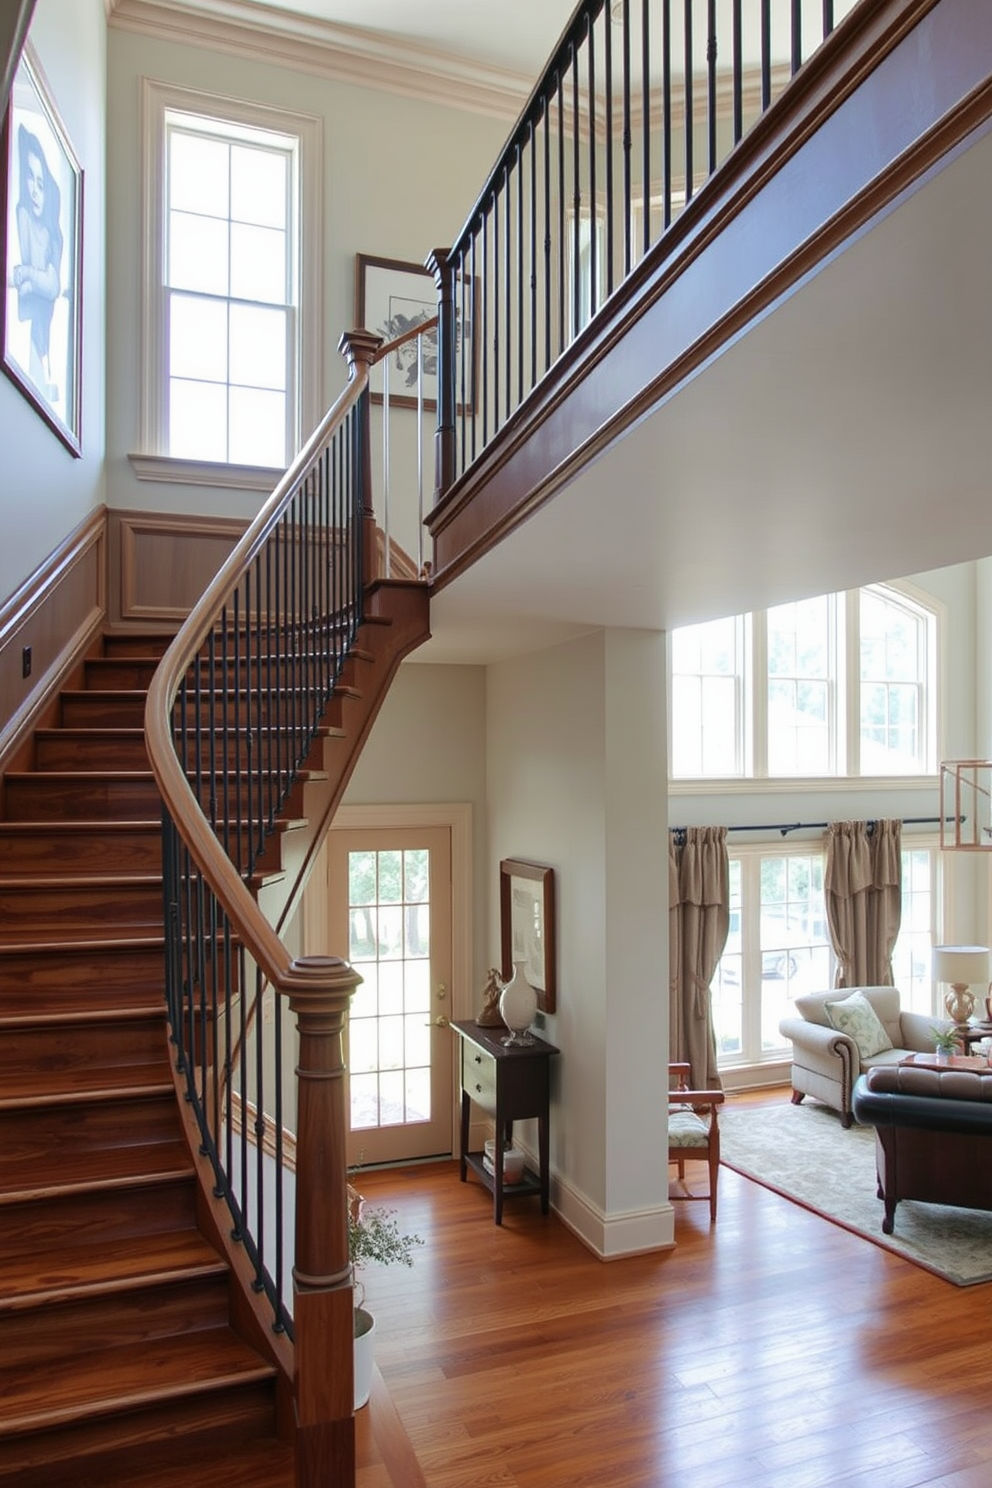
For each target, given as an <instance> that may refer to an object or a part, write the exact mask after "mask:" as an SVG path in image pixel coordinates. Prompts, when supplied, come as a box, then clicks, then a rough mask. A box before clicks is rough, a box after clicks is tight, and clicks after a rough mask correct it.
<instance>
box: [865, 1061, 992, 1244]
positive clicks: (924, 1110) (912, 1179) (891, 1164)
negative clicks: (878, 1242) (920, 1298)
mask: <svg viewBox="0 0 992 1488" xmlns="http://www.w3.org/2000/svg"><path fill="white" fill-rule="evenodd" d="M852 1106H853V1109H854V1115H855V1117H856V1118H857V1120H858V1121H861V1122H864V1124H865V1125H866V1126H873V1127H874V1128H875V1157H876V1162H877V1164H878V1196H879V1198H880V1199H883V1200H884V1202H885V1218H884V1219H883V1220H882V1229H883V1231H884V1232H885V1234H886V1235H891V1234H892V1229H893V1225H894V1223H895V1212H896V1205H897V1204H898V1202H899V1200H900V1199H919V1200H921V1201H922V1202H924V1203H927V1204H955V1205H958V1206H959V1207H960V1208H962V1209H992V1161H990V1158H992V1141H990V1139H992V1069H985V1070H966V1069H949V1070H938V1069H920V1068H916V1067H914V1066H912V1065H901V1066H900V1065H896V1066H891V1065H890V1066H882V1067H880V1068H876V1069H871V1070H869V1071H868V1073H867V1074H865V1075H861V1076H859V1078H858V1080H857V1081H856V1082H855V1086H854V1092H853V1096H852Z"/></svg>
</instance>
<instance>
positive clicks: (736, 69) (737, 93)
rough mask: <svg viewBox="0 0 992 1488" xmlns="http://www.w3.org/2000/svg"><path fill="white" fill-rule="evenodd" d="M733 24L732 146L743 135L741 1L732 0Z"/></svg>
mask: <svg viewBox="0 0 992 1488" xmlns="http://www.w3.org/2000/svg"><path fill="white" fill-rule="evenodd" d="M733 23H734V29H733V74H734V80H733V83H734V144H735V145H736V144H737V142H738V140H739V139H740V138H741V136H742V135H743V133H744V36H743V26H742V21H741V0H734V9H733Z"/></svg>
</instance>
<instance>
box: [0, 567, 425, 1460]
mask: <svg viewBox="0 0 992 1488" xmlns="http://www.w3.org/2000/svg"><path fill="white" fill-rule="evenodd" d="M407 587H408V588H409V589H410V591H411V592H412V591H413V589H414V588H417V589H419V590H420V594H419V597H418V598H416V599H415V601H414V603H413V605H412V607H411V606H409V605H408V606H407V611H406V618H407V623H405V624H404V623H402V621H401V623H399V624H398V625H397V626H396V629H395V634H393V635H390V634H389V626H390V621H389V619H388V618H387V617H383V616H382V615H381V614H380V615H377V616H374V617H373V618H371V619H370V621H369V625H368V626H367V627H363V629H365V630H374V632H375V635H374V636H373V639H372V640H371V642H370V643H369V645H368V647H367V648H366V647H365V646H364V645H363V644H362V641H363V637H362V633H361V632H360V636H359V647H358V654H359V656H360V658H361V661H362V662H363V663H364V671H363V676H362V686H355V685H349V686H345V687H343V688H342V689H341V691H340V693H339V695H338V696H337V697H335V698H333V699H332V701H331V705H330V706H329V708H328V717H327V725H326V727H325V728H323V729H322V730H321V731H320V733H319V737H318V740H317V742H316V745H315V749H317V750H319V751H320V757H319V759H317V760H315V761H314V763H315V764H317V765H319V766H320V768H318V769H315V770H314V771H313V772H312V774H313V777H314V779H315V782H316V796H315V799H314V801H313V805H315V806H316V807H317V817H318V820H317V822H316V823H312V822H310V821H309V820H308V818H307V816H306V815H305V813H304V812H302V811H297V810H296V809H295V808H296V806H298V805H300V804H301V802H300V800H298V799H297V798H296V797H295V796H294V802H293V805H294V809H293V810H292V811H291V812H290V813H289V814H288V817H287V820H286V821H285V822H283V823H281V824H280V825H281V826H282V828H283V829H284V830H281V831H280V830H277V831H276V832H275V833H274V834H273V836H272V842H273V843H281V844H283V848H284V847H285V844H286V843H287V842H288V841H289V840H290V839H297V840H298V843H299V844H302V847H301V846H300V845H295V844H294V846H293V848H292V850H291V851H289V852H287V853H285V854H284V855H285V856H286V857H287V858H288V859H290V860H295V862H293V861H291V862H290V865H289V869H288V871H287V872H286V873H280V872H279V871H278V870H277V865H276V864H275V862H274V860H273V858H272V854H271V853H270V852H267V859H268V861H267V862H266V865H265V868H266V872H265V874H260V875H259V881H260V882H261V881H262V880H263V879H264V880H265V881H266V882H271V881H273V880H279V879H280V878H285V879H287V880H292V881H293V882H294V883H295V882H298V881H299V880H300V878H301V875H302V873H303V872H305V864H306V862H307V861H309V860H310V858H311V856H312V851H313V842H314V840H315V835H316V831H317V830H319V832H320V833H321V834H322V833H323V831H326V827H327V825H328V823H329V820H330V815H331V814H332V812H333V808H334V805H335V804H336V802H337V801H338V800H339V799H340V795H341V792H342V791H343V789H344V785H345V782H346V780H347V778H348V775H349V774H350V771H351V768H352V766H353V764H354V761H355V759H356V758H357V755H358V753H359V751H360V748H361V744H362V743H363V742H364V739H365V737H366V735H367V732H368V729H369V728H370V727H371V723H372V720H373V719H374V716H375V713H376V711H377V710H378V707H379V705H380V703H381V701H382V698H383V697H384V695H385V692H386V690H387V688H388V685H389V681H390V680H391V678H392V675H393V673H394V672H395V668H396V666H397V665H398V662H399V659H400V657H401V656H402V655H403V654H405V652H406V651H407V650H409V649H410V646H411V644H416V643H417V640H420V639H423V638H424V637H425V635H426V633H427V632H426V615H427V598H426V590H425V589H424V587H423V586H407ZM400 608H401V609H402V608H403V601H401V604H400ZM414 637H416V639H414ZM164 649H165V641H164V640H163V638H158V639H151V638H142V637H136V636H135V637H132V636H128V637H111V636H107V637H106V638H105V639H104V641H103V644H102V650H101V654H99V655H95V656H92V657H90V658H88V659H87V660H86V661H85V663H84V665H83V669H82V676H81V678H80V679H79V685H74V686H71V687H69V688H67V689H65V690H64V691H63V692H62V693H61V695H60V700H59V719H58V724H57V726H56V727H46V728H41V729H38V730H37V731H36V733H35V735H34V738H33V743H32V750H31V753H32V756H33V757H32V758H31V760H30V767H29V768H25V769H20V770H17V771H14V772H10V773H8V774H7V775H6V776H5V778H4V782H3V802H2V820H0V1484H2V1483H8V1482H9V1483H16V1484H18V1485H19V1488H48V1485H56V1484H58V1485H63V1484H68V1483H72V1484H73V1485H74V1488H86V1485H90V1484H92V1485H94V1488H97V1485H99V1488H113V1485H116V1484H121V1485H123V1484H129V1485H146V1488H151V1485H160V1488H165V1485H168V1484H173V1483H175V1484H179V1483H183V1484H186V1485H189V1484H199V1483H203V1484H207V1483H209V1484H211V1485H214V1488H216V1485H234V1484H244V1485H246V1488H247V1485H251V1488H276V1485H279V1488H283V1485H290V1484H292V1483H293V1482H294V1447H293V1444H292V1436H293V1407H292V1387H293V1351H292V1347H291V1345H290V1344H289V1342H288V1340H287V1339H286V1338H285V1336H280V1335H277V1334H275V1333H271V1332H269V1333H268V1335H267V1336H266V1330H265V1329H263V1328H260V1327H259V1326H258V1324H257V1323H256V1322H255V1321H254V1320H253V1318H252V1317H251V1315H250V1311H249V1309H247V1308H246V1305H245V1303H244V1300H243V1295H242V1291H241V1288H240V1283H239V1279H238V1278H236V1277H234V1276H233V1274H232V1267H231V1265H230V1264H229V1260H228V1259H225V1256H224V1250H225V1237H224V1236H223V1234H222V1230H223V1225H224V1221H223V1220H222V1219H221V1220H218V1219H217V1218H216V1215H215V1213H214V1212H211V1209H210V1205H209V1201H208V1200H207V1199H205V1198H204V1197H203V1193H202V1187H201V1184H202V1178H201V1180H199V1181H198V1178H197V1172H196V1170H197V1165H198V1164H200V1165H201V1166H202V1164H203V1160H202V1156H200V1155H199V1154H198V1153H197V1152H196V1150H195V1148H196V1136H195V1128H194V1126H193V1124H192V1123H191V1121H190V1120H189V1117H188V1113H187V1112H186V1111H185V1110H184V1108H183V1100H182V1091H181V1089H180V1088H179V1086H178V1084H177V1081H176V1080H175V1078H174V1072H173V1068H172V1060H171V1059H170V1052H169V1051H170V1045H169V1042H168V1033H167V1026H166V1003H165V975H164V949H163V892H162V867H161V864H162V857H161V852H162V848H161V825H160V812H161V801H160V797H159V792H158V789H157V787H156V784H155V779H154V777H153V775H152V773H151V771H150V768H149V764H148V759H147V756H146V753H145V738H144V727H143V725H144V709H145V695H146V690H147V687H148V684H149V682H150V680H151V677H152V674H153V672H154V670H155V668H156V666H157V664H158V660H159V657H160V655H161V654H162V652H163V651H164ZM308 763H309V762H308ZM305 775H306V772H304V776H305ZM274 851H275V853H276V855H277V856H278V855H279V854H280V852H281V851H282V849H280V848H276V849H274ZM301 865H303V866H302V869H301ZM291 898H292V888H291V887H289V888H287V891H286V893H285V895H284V896H283V910H284V911H285V908H286V906H287V904H288V901H289V899H291ZM227 1243H228V1244H229V1241H228V1242H227Z"/></svg>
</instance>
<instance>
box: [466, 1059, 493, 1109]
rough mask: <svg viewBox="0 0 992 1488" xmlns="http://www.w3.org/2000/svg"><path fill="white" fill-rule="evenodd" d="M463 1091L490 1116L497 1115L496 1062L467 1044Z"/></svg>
mask: <svg viewBox="0 0 992 1488" xmlns="http://www.w3.org/2000/svg"><path fill="white" fill-rule="evenodd" d="M462 1090H464V1091H465V1093H466V1095H468V1096H470V1097H471V1099H472V1100H473V1101H474V1102H475V1104H476V1105H477V1106H481V1108H482V1110H483V1111H485V1112H486V1113H487V1114H488V1115H489V1116H495V1115H496V1061H495V1059H493V1058H492V1056H491V1055H489V1054H485V1053H483V1051H482V1050H481V1049H479V1048H477V1047H475V1046H474V1045H472V1044H469V1043H467V1042H463V1043H462Z"/></svg>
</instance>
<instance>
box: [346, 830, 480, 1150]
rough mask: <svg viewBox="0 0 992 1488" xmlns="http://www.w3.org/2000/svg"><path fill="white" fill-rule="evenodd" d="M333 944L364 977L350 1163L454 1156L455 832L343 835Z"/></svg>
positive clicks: (353, 1016) (355, 1039)
mask: <svg viewBox="0 0 992 1488" xmlns="http://www.w3.org/2000/svg"><path fill="white" fill-rule="evenodd" d="M327 853H328V872H327V892H328V907H327V908H328V932H329V936H328V943H329V945H331V946H334V947H340V948H341V950H342V953H343V954H344V955H346V956H347V958H348V960H349V961H350V962H351V964H352V966H353V967H354V968H355V970H356V971H357V972H358V973H359V974H360V975H361V977H362V985H361V986H360V987H359V988H358V989H357V990H356V992H355V994H354V996H353V998H352V1003H351V1012H350V1014H349V1018H348V1025H347V1033H346V1041H345V1062H346V1065H347V1081H346V1107H347V1111H348V1122H349V1129H348V1154H347V1156H348V1163H349V1166H355V1165H357V1164H360V1163H365V1164H370V1163H381V1162H400V1161H403V1160H408V1159H411V1158H418V1157H433V1156H436V1155H439V1154H446V1153H449V1152H451V1150H452V1129H451V1121H452V1117H451V1110H452V1093H451V1091H452V1087H451V1068H452V1056H451V1037H452V1036H451V1033H450V1032H449V1029H448V1023H449V1019H450V1017H451V962H452V954H451V838H450V832H449V830H448V828H447V827H416V828H414V827H411V828H401V829H392V828H332V829H331V831H330V832H329V834H328V838H327Z"/></svg>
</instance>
